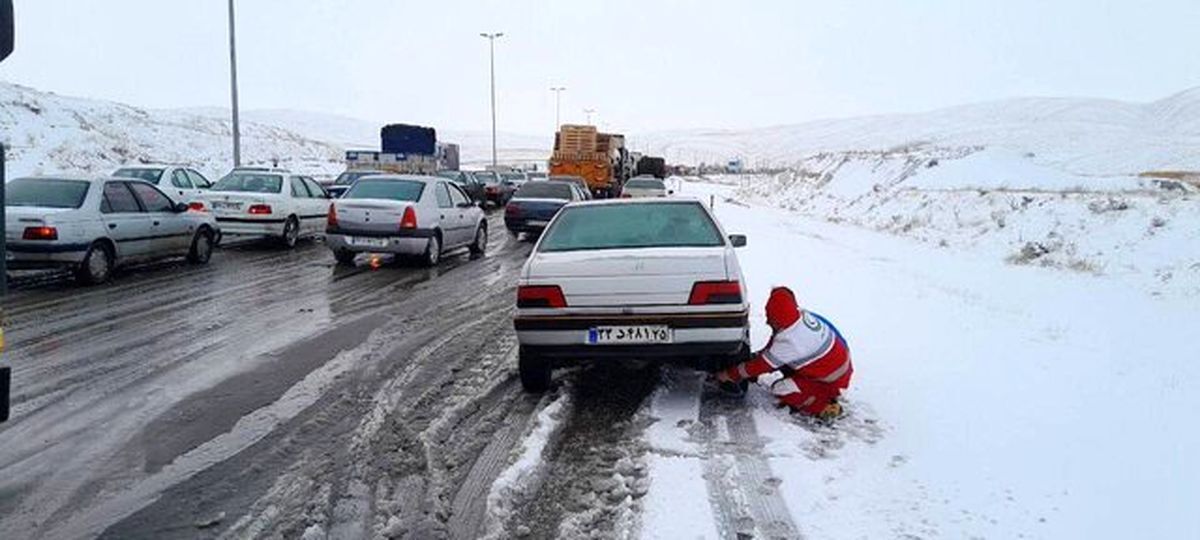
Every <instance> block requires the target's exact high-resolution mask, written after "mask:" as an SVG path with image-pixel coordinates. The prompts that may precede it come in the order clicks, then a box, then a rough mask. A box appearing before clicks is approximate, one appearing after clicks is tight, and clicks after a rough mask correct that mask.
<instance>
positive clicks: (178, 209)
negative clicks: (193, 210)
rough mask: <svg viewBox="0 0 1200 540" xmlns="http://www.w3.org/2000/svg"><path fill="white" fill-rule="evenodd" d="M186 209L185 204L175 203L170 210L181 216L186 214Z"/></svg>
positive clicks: (186, 205)
mask: <svg viewBox="0 0 1200 540" xmlns="http://www.w3.org/2000/svg"><path fill="white" fill-rule="evenodd" d="M188 208H189V207H188V204H187V203H181V202H179V203H175V206H172V207H171V210H174V211H175V213H176V214H182V213H184V212H187V211H188Z"/></svg>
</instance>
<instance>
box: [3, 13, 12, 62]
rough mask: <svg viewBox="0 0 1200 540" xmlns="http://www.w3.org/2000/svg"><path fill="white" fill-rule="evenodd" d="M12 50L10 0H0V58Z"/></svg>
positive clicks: (6, 55)
mask: <svg viewBox="0 0 1200 540" xmlns="http://www.w3.org/2000/svg"><path fill="white" fill-rule="evenodd" d="M12 52H13V5H12V0H0V60H4V59H5V58H8V55H10V54H12Z"/></svg>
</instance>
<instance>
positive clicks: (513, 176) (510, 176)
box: [501, 173, 525, 182]
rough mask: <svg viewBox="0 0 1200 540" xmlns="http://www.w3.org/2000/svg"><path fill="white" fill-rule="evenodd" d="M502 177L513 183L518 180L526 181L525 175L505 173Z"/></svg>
mask: <svg viewBox="0 0 1200 540" xmlns="http://www.w3.org/2000/svg"><path fill="white" fill-rule="evenodd" d="M501 176H503V177H504V179H505V180H508V181H510V182H511V181H513V180H518V181H520V180H524V179H525V175H523V174H521V173H504V174H502V175H501Z"/></svg>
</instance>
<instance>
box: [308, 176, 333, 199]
mask: <svg viewBox="0 0 1200 540" xmlns="http://www.w3.org/2000/svg"><path fill="white" fill-rule="evenodd" d="M304 185H305V186H307V187H308V192H309V193H312V195H313V197H316V198H318V199H324V198H326V197H328V196H329V194H328V193H326V192H325V188H323V187H321V184H318V183H317V181H316V180H313V179H312V178H308V177H305V178H304Z"/></svg>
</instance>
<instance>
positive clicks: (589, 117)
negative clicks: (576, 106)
mask: <svg viewBox="0 0 1200 540" xmlns="http://www.w3.org/2000/svg"><path fill="white" fill-rule="evenodd" d="M595 113H596V109H584V110H583V114H586V115H587V123H588V125H589V126H590V125H592V115H593V114H595Z"/></svg>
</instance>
